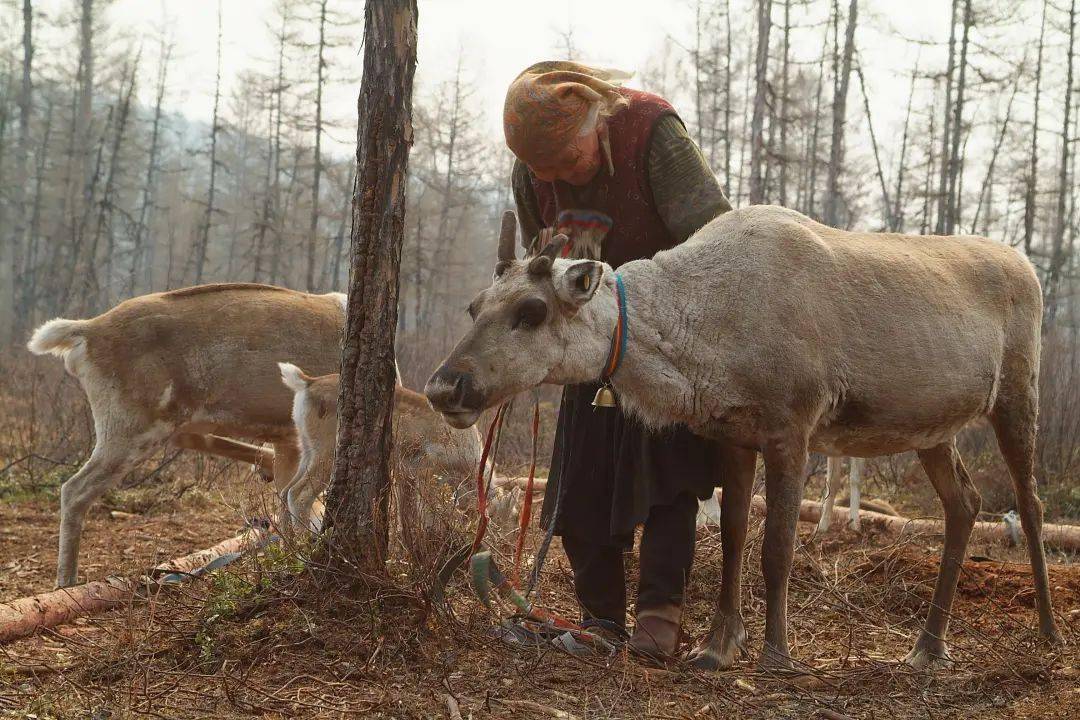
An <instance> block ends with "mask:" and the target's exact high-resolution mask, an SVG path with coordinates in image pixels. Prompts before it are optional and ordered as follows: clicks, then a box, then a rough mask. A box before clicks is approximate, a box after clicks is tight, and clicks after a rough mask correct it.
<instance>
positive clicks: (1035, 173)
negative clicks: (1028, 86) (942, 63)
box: [1024, 0, 1050, 256]
mask: <svg viewBox="0 0 1080 720" xmlns="http://www.w3.org/2000/svg"><path fill="white" fill-rule="evenodd" d="M1049 4H1050V2H1049V0H1043V8H1042V21H1041V23H1040V24H1039V51H1038V54H1037V55H1036V57H1035V100H1034V107H1033V108H1032V118H1031V153H1030V154H1029V155H1028V162H1029V167H1028V172H1027V177H1026V178H1025V182H1024V252H1025V253H1026V254H1027V255H1028V256H1030V255H1031V239H1032V237H1033V236H1034V233H1035V193H1036V190H1037V188H1038V182H1039V101H1040V100H1041V95H1042V75H1043V47H1044V44H1045V41H1046V7H1047V5H1049Z"/></svg>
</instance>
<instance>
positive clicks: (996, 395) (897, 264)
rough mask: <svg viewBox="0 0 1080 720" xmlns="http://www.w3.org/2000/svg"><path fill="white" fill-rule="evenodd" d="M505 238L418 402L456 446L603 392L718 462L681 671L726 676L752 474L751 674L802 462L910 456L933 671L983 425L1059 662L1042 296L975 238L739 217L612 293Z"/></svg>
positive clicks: (640, 267) (770, 647)
mask: <svg viewBox="0 0 1080 720" xmlns="http://www.w3.org/2000/svg"><path fill="white" fill-rule="evenodd" d="M515 225H516V223H515V219H514V215H513V213H512V212H511V213H507V214H506V216H504V219H503V232H502V235H501V237H500V242H499V262H498V264H497V265H496V266H495V275H494V279H493V282H492V285H491V287H489V288H488V289H486V290H484V291H483V292H481V293H480V294H479V295H478V296H477V297H476V299H475V300H473V302H472V304H471V305H470V314H471V315H472V316H473V326H472V328H471V329H470V330H469V332H468V333H467V334H466V335H465V337H464V338H462V339H461V341H460V342H459V343H458V345H457V346H456V347H455V348H454V350H453V351H452V352H451V353H450V356H449V357H448V358H447V359H446V360H445V361H444V362H443V364H442V365H441V366H440V367H439V369H438V370H437V371H436V372H435V373H434V374H433V375H432V377H431V379H430V380H429V381H428V384H427V388H426V394H427V396H428V399H429V400H430V401H431V403H432V406H433V407H435V408H436V409H437V410H439V411H441V412H442V413H443V414H444V416H445V417H446V418H447V420H448V421H449V422H450V423H451V424H452V425H453V426H455V427H468V426H469V425H471V424H473V423H474V422H476V420H477V418H478V417H479V415H480V413H481V412H482V411H483V410H484V409H485V408H489V407H493V406H495V405H498V404H499V403H501V402H503V401H505V400H506V399H507V398H510V397H512V396H513V395H515V394H517V393H519V392H522V391H523V390H527V389H529V388H532V387H534V386H536V385H538V384H540V383H556V384H571V383H581V382H586V381H591V380H595V379H596V378H597V377H601V374H602V373H604V375H605V376H606V377H607V378H608V379H609V380H610V382H611V383H612V384H613V386H614V390H615V392H616V393H617V395H618V398H619V402H620V404H621V406H622V408H623V409H624V410H625V411H626V412H629V413H631V414H632V415H634V416H636V417H637V418H639V419H640V420H641V421H642V422H643V423H644V424H645V425H647V426H649V427H652V428H657V427H663V426H665V425H669V424H672V423H685V424H687V425H689V426H690V427H691V428H692V429H693V430H694V431H695V432H697V433H699V434H701V435H704V436H706V437H711V438H715V439H717V440H719V441H720V442H721V444H722V445H723V448H724V450H723V452H724V455H725V456H724V457H723V458H722V461H723V463H724V472H723V478H724V493H723V506H722V509H723V513H722V527H721V538H722V542H723V547H724V553H723V554H724V564H723V573H722V581H721V590H720V597H719V603H718V607H717V613H716V616H715V617H714V620H713V625H712V629H711V630H710V633H709V635H708V637H707V638H705V640H704V641H703V642H702V643H701V644H700V645H699V646H698V647H697V648H696V649H695V650H694V651H693V652H692V654H691V659H692V661H693V662H694V663H695V664H696V665H698V666H700V667H705V668H713V667H726V666H729V665H731V664H732V663H733V661H734V658H735V655H736V653H737V652H738V650H739V649H740V648H741V647H742V645H743V644H744V642H745V637H746V632H745V630H744V626H743V620H742V611H741V607H740V575H741V563H742V557H743V545H744V542H745V535H746V526H747V516H748V514H749V507H750V501H751V488H752V482H753V468H754V461H755V452H760V453H761V454H762V455H763V456H764V460H765V487H766V496H767V508H766V518H765V537H764V543H763V545H762V547H763V550H762V570H763V574H764V577H765V599H766V618H765V638H764V640H765V643H764V648H763V651H762V655H761V659H760V663H761V664H762V665H764V666H779V667H790V665H791V659H790V654H789V652H788V641H787V591H788V576H789V574H790V571H791V563H792V559H793V554H794V545H795V533H796V527H797V523H798V518H799V504H800V501H801V497H802V492H803V483H804V480H805V472H806V464H807V454H808V452H809V451H810V450H814V451H818V452H823V453H825V454H827V455H848V456H864V457H872V456H877V455H885V454H890V453H898V452H903V451H906V450H916V451H917V452H918V455H919V459H920V461H921V462H922V465H923V468H924V469H925V470H926V473H927V475H928V476H929V478H930V482H931V483H933V485H934V488H935V489H936V490H937V492H938V495H939V496H940V497H941V501H942V504H943V506H944V508H945V544H944V550H943V554H942V563H941V568H940V570H939V573H938V579H937V584H936V586H935V589H934V597H933V601H932V603H931V606H930V611H929V613H928V616H927V619H926V624H925V626H924V628H923V630H922V632H921V633H920V634H919V637H918V639H917V640H916V641H915V645H914V648H913V649H912V650H911V652H910V653H909V654H908V656H907V658H906V660H907V662H908V663H909V664H910V665H912V666H913V667H924V666H926V665H928V664H930V663H932V662H935V661H939V660H941V661H944V660H946V659H947V658H948V654H947V650H946V645H945V635H946V631H947V628H948V619H949V612H950V609H951V608H952V601H953V596H954V594H955V592H956V583H957V578H958V576H959V572H960V565H961V563H962V562H963V560H964V553H965V550H966V547H967V542H968V539H969V537H970V534H971V530H972V527H973V526H974V523H975V518H976V515H977V514H978V512H979V508H980V504H981V499H980V497H979V493H978V491H977V490H976V488H975V486H974V485H973V484H972V482H971V479H970V477H969V476H968V473H967V471H966V470H965V469H964V464H963V462H962V461H961V460H960V456H959V455H958V454H957V451H956V446H955V436H956V434H957V432H959V431H960V429H961V428H963V427H964V426H965V425H966V424H968V423H969V422H971V421H973V420H975V419H977V418H980V417H984V416H985V417H987V418H988V419H989V421H990V424H991V425H992V426H993V428H994V430H995V432H996V434H997V439H998V445H999V447H1000V449H1001V452H1002V455H1003V456H1004V458H1005V462H1006V464H1007V465H1008V467H1009V471H1010V474H1011V475H1012V481H1013V488H1014V492H1015V495H1016V503H1017V509H1018V512H1019V514H1020V518H1021V523H1022V525H1023V529H1024V534H1025V535H1026V538H1027V545H1028V553H1029V558H1030V560H1031V567H1032V572H1033V575H1034V585H1035V599H1036V604H1037V607H1038V616H1039V630H1040V632H1041V634H1042V635H1043V636H1044V637H1045V638H1048V639H1051V640H1053V641H1060V634H1059V632H1058V628H1057V624H1056V621H1055V619H1054V615H1053V610H1052V608H1051V603H1050V584H1049V581H1048V578H1047V572H1046V557H1045V554H1044V550H1043V545H1042V504H1041V502H1040V501H1039V498H1038V496H1037V494H1036V492H1035V478H1034V477H1033V475H1032V471H1033V465H1034V448H1035V435H1036V414H1037V408H1038V402H1037V399H1038V397H1037V394H1038V376H1039V346H1040V321H1041V317H1042V294H1041V290H1040V287H1039V281H1038V279H1037V278H1036V276H1035V272H1034V271H1033V269H1032V267H1031V264H1030V263H1029V262H1028V261H1027V260H1026V259H1025V258H1024V257H1023V256H1021V255H1020V254H1019V253H1017V252H1016V251H1015V250H1013V249H1012V248H1010V247H1008V246H1006V245H1002V244H999V243H995V242H992V241H990V240H986V239H983V238H975V237H915V236H903V235H897V234H886V233H860V232H850V231H845V230H837V229H835V228H830V227H826V226H824V225H821V224H820V223H817V222H814V221H813V220H811V219H810V218H808V217H806V216H804V215H801V214H799V213H797V212H794V211H792V210H787V209H784V208H780V207H775V206H768V205H754V206H750V207H745V208H742V209H739V210H735V211H733V212H729V213H725V214H723V215H721V216H719V217H717V218H716V219H715V220H713V221H711V222H710V223H709V224H708V225H706V226H705V227H703V228H702V229H701V230H699V231H698V232H697V233H695V234H694V235H693V236H692V237H691V238H690V239H689V240H687V241H686V242H685V243H683V244H681V245H678V246H676V247H674V248H672V249H670V250H665V251H663V252H659V253H657V254H656V255H655V256H654V257H653V258H651V259H647V260H636V261H633V262H629V263H626V264H625V265H623V266H621V267H620V268H619V270H618V272H617V273H616V272H615V271H613V270H612V268H611V267H610V266H608V265H607V264H605V263H602V262H596V261H593V260H568V259H564V258H561V257H559V255H560V253H561V250H562V246H563V245H564V243H565V237H559V238H558V239H557V241H555V242H552V243H551V244H549V245H548V246H547V247H546V248H544V250H543V251H541V252H540V253H539V254H538V255H536V256H534V257H533V258H532V259H530V260H527V261H524V262H518V261H516V260H515V258H514V247H515V240H514V235H515ZM624 298H625V299H624ZM616 339H619V340H620V341H624V342H625V345H624V347H625V351H624V352H619V348H620V347H622V346H623V345H622V342H617V340H616ZM610 358H616V360H615V362H614V364H615V367H614V369H612V370H607V369H605V368H608V367H609V359H610ZM598 412H602V411H600V410H598Z"/></svg>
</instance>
